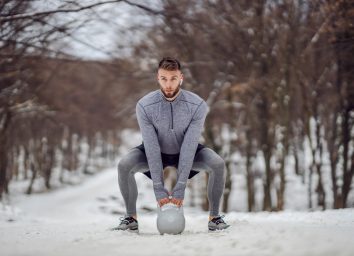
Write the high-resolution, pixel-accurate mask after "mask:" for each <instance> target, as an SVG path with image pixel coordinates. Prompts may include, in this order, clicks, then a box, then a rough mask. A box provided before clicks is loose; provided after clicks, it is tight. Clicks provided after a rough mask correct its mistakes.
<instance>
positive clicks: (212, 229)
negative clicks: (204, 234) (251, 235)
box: [208, 225, 230, 231]
mask: <svg viewBox="0 0 354 256" xmlns="http://www.w3.org/2000/svg"><path fill="white" fill-rule="evenodd" d="M229 227H230V225H229V226H227V227H225V228H208V229H209V231H221V230H225V229H227V228H229Z"/></svg>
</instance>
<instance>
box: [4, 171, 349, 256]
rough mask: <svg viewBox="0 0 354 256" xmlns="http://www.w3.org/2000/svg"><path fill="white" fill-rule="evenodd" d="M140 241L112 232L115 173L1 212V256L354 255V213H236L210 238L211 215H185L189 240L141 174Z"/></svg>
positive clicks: (19, 198)
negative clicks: (167, 230)
mask: <svg viewBox="0 0 354 256" xmlns="http://www.w3.org/2000/svg"><path fill="white" fill-rule="evenodd" d="M135 177H136V179H137V184H138V188H139V198H138V209H139V210H138V219H139V227H140V233H139V234H135V233H129V232H124V231H110V228H112V227H114V226H116V225H117V224H118V221H119V217H120V216H122V215H123V214H124V204H123V201H122V198H121V195H120V193H119V188H118V184H117V172H116V170H115V168H111V169H107V170H104V171H102V172H100V173H98V174H96V175H93V176H91V177H90V178H87V179H86V180H85V181H84V182H82V183H81V184H79V185H76V186H71V187H65V188H62V189H57V190H55V191H52V192H49V193H41V194H33V195H31V196H27V195H23V194H16V193H15V194H14V195H11V196H10V200H9V202H8V203H6V204H4V203H3V204H2V205H0V244H1V255H36V256H38V255H85V256H89V255H98V254H103V255H155V256H157V255H164V256H165V255H169V254H173V255H223V256H224V255H252V256H253V255H321V256H325V255H331V256H332V255H348V256H349V255H354V243H353V240H352V238H353V236H354V209H342V210H327V211H322V212H319V211H318V212H297V211H293V210H287V211H284V212H279V213H268V212H258V213H245V212H243V213H240V212H230V213H228V214H226V217H225V220H226V221H227V222H228V223H229V224H231V225H232V226H231V227H230V228H229V229H228V230H225V231H222V232H214V233H209V232H208V231H207V218H208V213H207V212H203V211H201V210H199V209H195V208H190V207H185V209H184V210H185V216H186V229H185V231H184V232H183V233H182V235H163V236H161V235H160V234H159V233H158V231H157V228H156V211H155V201H154V200H153V192H152V189H151V184H150V183H151V182H150V181H149V180H148V179H147V178H146V177H145V176H144V175H142V174H136V176H135Z"/></svg>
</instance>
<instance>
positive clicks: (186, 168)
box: [116, 57, 229, 231]
mask: <svg viewBox="0 0 354 256" xmlns="http://www.w3.org/2000/svg"><path fill="white" fill-rule="evenodd" d="M157 81H158V83H159V85H160V89H159V90H155V91H153V92H150V93H148V94H147V95H145V96H144V97H143V98H141V99H140V100H139V101H138V103H137V105H136V116H137V119H138V124H139V127H140V130H141V133H142V138H143V143H142V144H141V145H139V146H137V147H135V148H133V149H131V150H130V151H129V152H128V154H127V155H125V156H124V157H123V158H122V159H121V160H120V162H119V164H118V182H119V188H120V191H121V193H122V195H123V198H124V202H125V205H126V209H127V214H126V216H125V217H123V218H121V223H120V224H119V226H118V227H117V228H116V229H118V230H138V221H137V213H136V201H137V195H138V193H137V192H138V191H137V186H136V182H135V178H134V174H135V173H136V172H142V173H144V174H145V175H146V176H148V177H149V178H151V179H152V181H153V188H154V193H155V197H156V200H157V203H158V205H159V206H160V207H161V206H163V205H164V204H167V203H173V204H175V205H177V206H181V205H182V204H183V199H184V192H185V189H186V183H187V179H189V178H192V177H193V176H194V175H196V174H197V173H198V172H199V171H207V172H208V173H209V180H208V200H209V205H210V216H209V222H208V228H209V230H212V231H214V230H221V229H225V228H227V227H229V225H227V224H226V223H225V221H224V220H223V219H222V218H223V217H224V216H220V215H219V205H220V199H221V196H222V194H223V190H224V185H225V162H224V160H223V159H222V158H221V157H220V156H219V155H218V154H216V153H215V152H214V151H213V150H211V149H210V148H207V147H205V146H203V145H201V144H199V143H198V140H199V138H200V136H201V132H202V129H203V126H204V121H205V118H206V115H207V111H208V106H207V104H206V102H205V101H204V100H203V99H202V98H200V97H199V96H198V95H196V94H195V93H192V92H190V91H187V90H184V89H181V85H182V81H183V74H182V72H181V65H180V63H179V61H178V60H176V59H174V58H170V57H166V58H163V59H162V60H161V61H160V63H159V66H158V71H157ZM166 166H175V167H176V168H177V182H176V185H175V187H174V188H173V190H172V191H171V192H169V191H167V190H166V189H165V187H164V180H163V169H164V168H165V167H166Z"/></svg>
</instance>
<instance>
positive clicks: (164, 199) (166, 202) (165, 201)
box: [158, 197, 170, 207]
mask: <svg viewBox="0 0 354 256" xmlns="http://www.w3.org/2000/svg"><path fill="white" fill-rule="evenodd" d="M169 202H170V199H169V198H168V197H166V198H162V199H160V200H159V201H158V204H159V206H160V207H162V206H163V205H165V204H168V203H169Z"/></svg>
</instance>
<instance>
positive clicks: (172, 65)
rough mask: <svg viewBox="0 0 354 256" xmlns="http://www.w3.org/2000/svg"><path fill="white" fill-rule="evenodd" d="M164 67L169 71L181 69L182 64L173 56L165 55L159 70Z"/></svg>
mask: <svg viewBox="0 0 354 256" xmlns="http://www.w3.org/2000/svg"><path fill="white" fill-rule="evenodd" d="M160 68H162V69H165V70H168V71H173V70H181V64H180V63H179V61H178V60H177V59H175V58H172V57H164V58H162V60H161V61H160V62H159V67H158V70H159V69H160Z"/></svg>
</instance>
